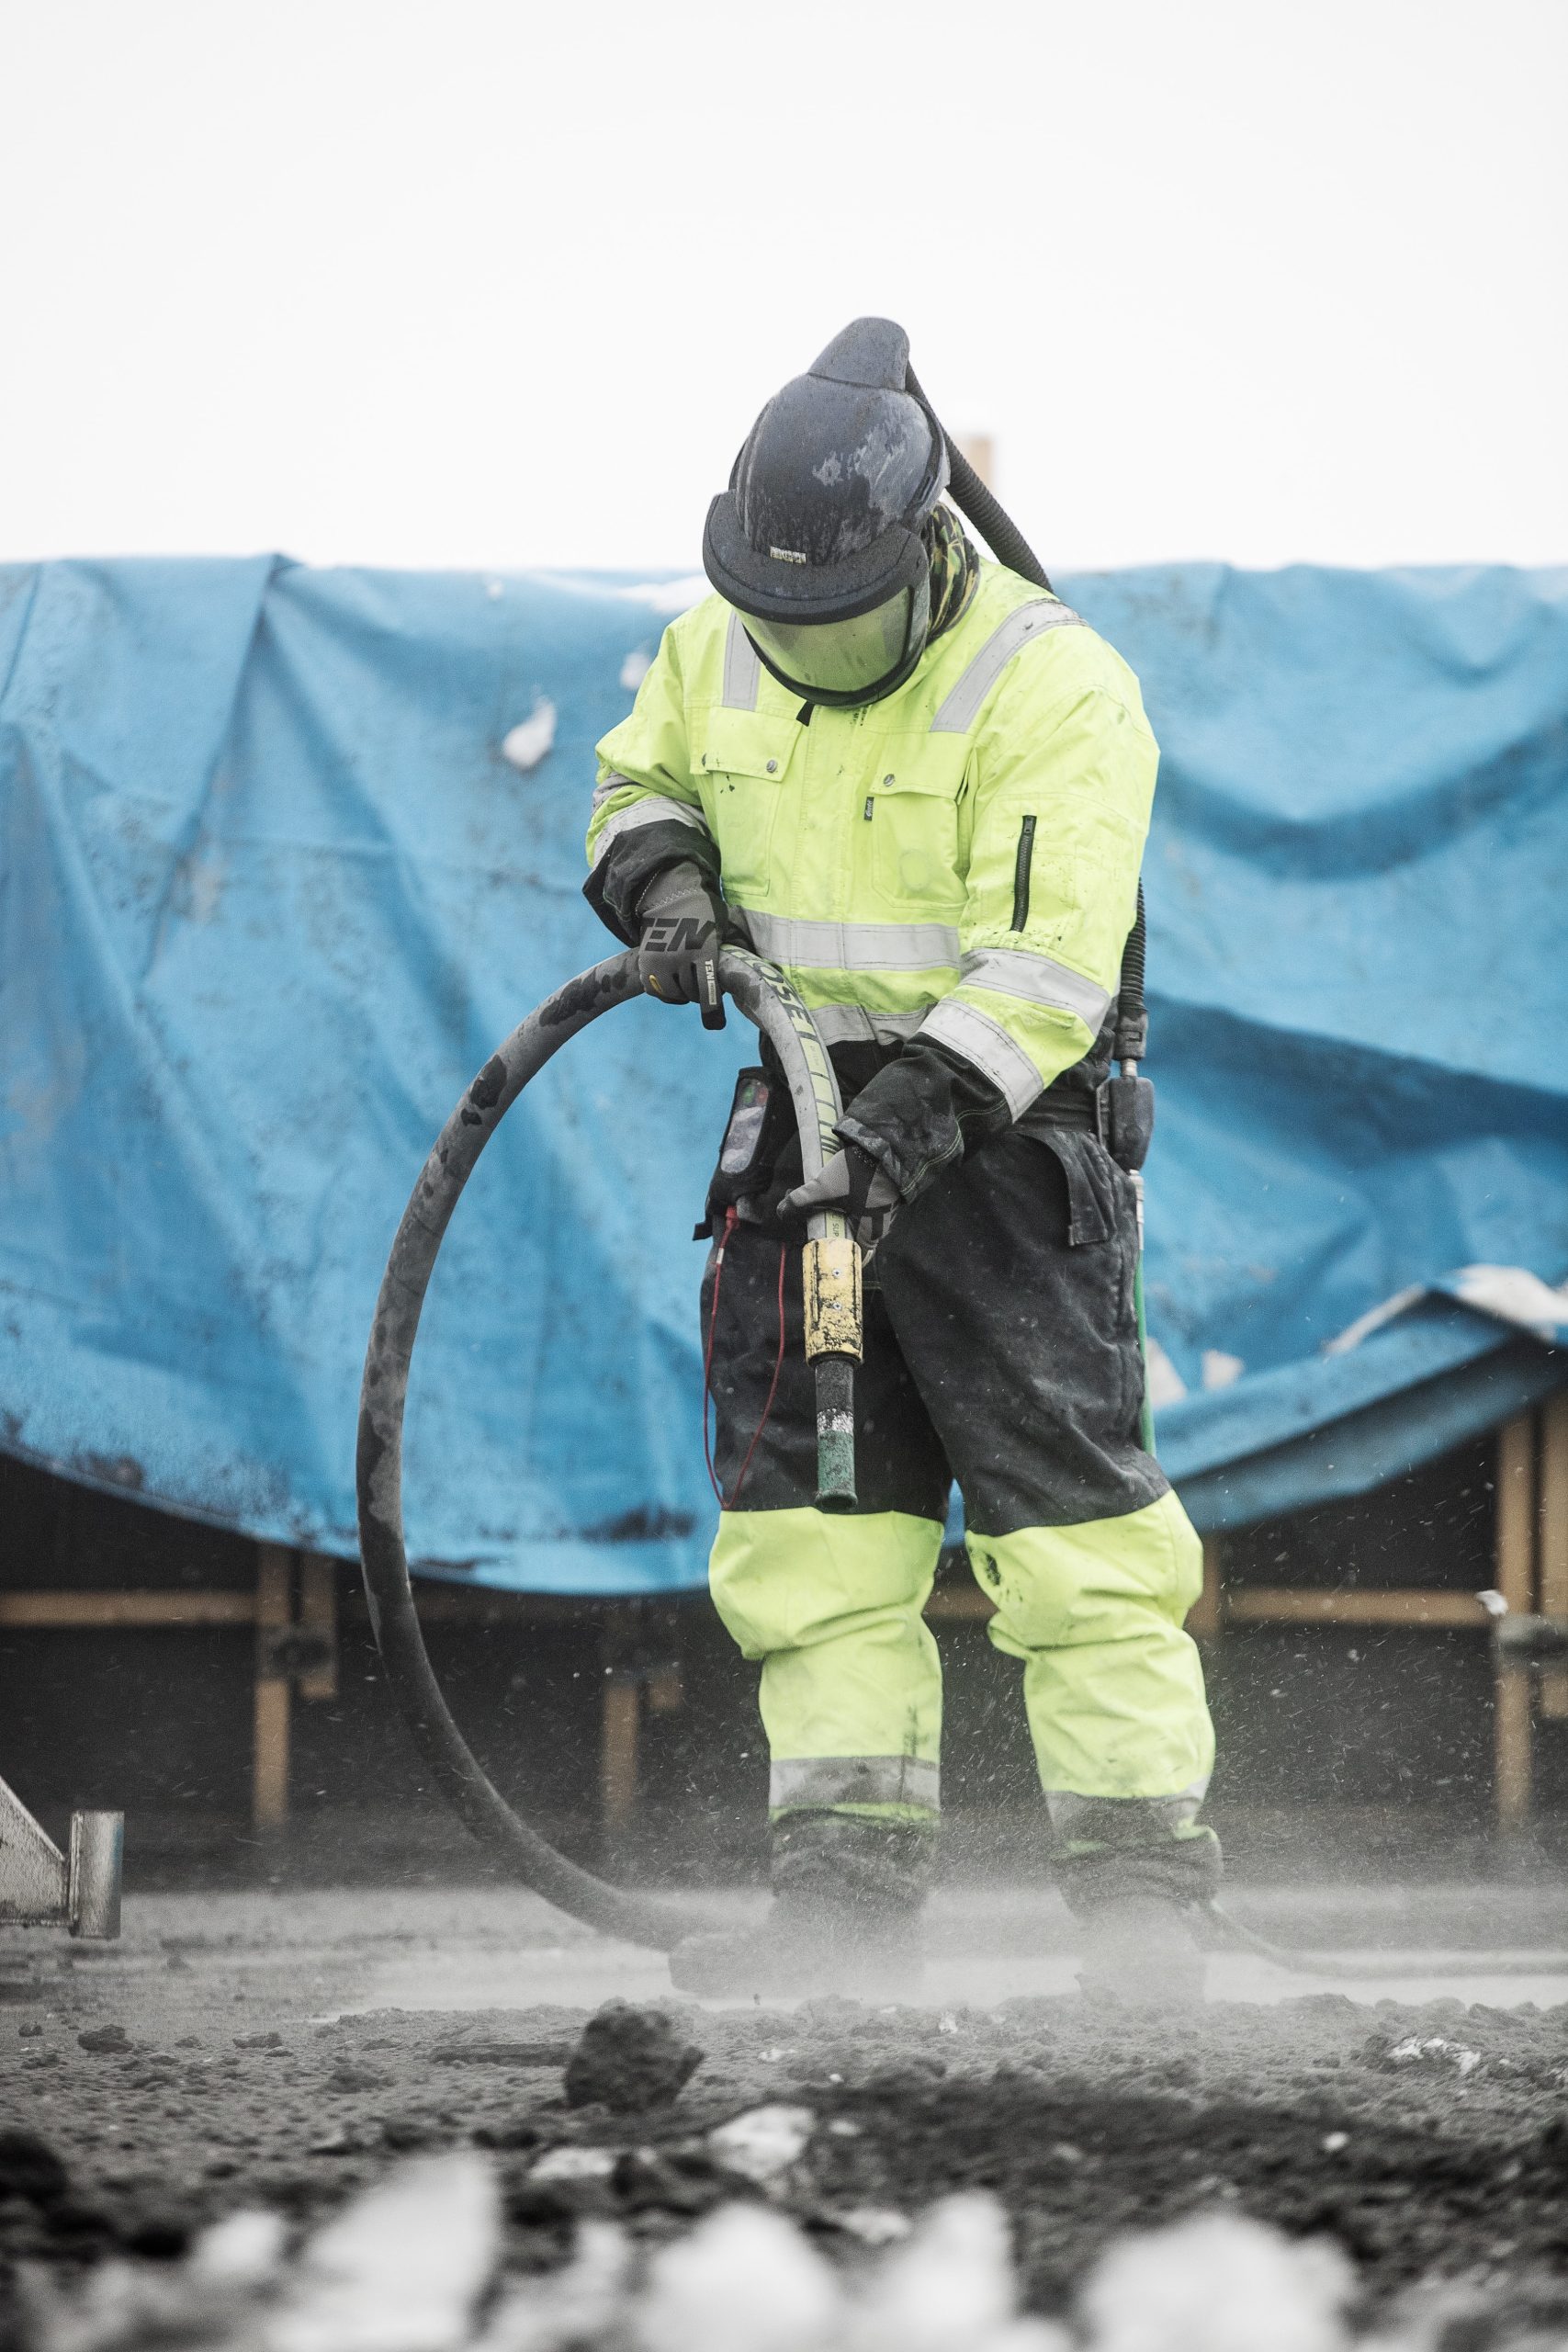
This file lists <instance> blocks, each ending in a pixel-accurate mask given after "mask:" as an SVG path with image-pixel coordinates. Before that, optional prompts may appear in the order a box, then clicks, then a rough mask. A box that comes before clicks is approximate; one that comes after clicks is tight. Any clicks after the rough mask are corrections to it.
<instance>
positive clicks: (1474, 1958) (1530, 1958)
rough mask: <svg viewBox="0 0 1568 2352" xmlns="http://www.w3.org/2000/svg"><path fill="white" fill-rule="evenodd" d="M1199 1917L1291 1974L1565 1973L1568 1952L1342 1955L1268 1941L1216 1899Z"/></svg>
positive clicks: (1216, 1937)
mask: <svg viewBox="0 0 1568 2352" xmlns="http://www.w3.org/2000/svg"><path fill="white" fill-rule="evenodd" d="M1201 1917H1202V1918H1204V1919H1205V1920H1206V1921H1207V1923H1208V1925H1209V1926H1210V1928H1212V1929H1213V1931H1214V1933H1213V1941H1214V1942H1215V1943H1216V1944H1230V1945H1233V1946H1234V1947H1235V1950H1236V1951H1250V1952H1255V1953H1256V1954H1257V1956H1258V1959H1259V1960H1269V1961H1272V1962H1273V1963H1274V1965H1275V1967H1276V1968H1288V1969H1289V1970H1290V1971H1291V1973H1292V1975H1296V1976H1345V1977H1355V1976H1561V1975H1563V1974H1568V1952H1560V1951H1542V1952H1499V1951H1445V1952H1433V1953H1430V1954H1429V1955H1427V1960H1426V1964H1425V1965H1422V1964H1421V1963H1420V1962H1416V1964H1415V1965H1412V1963H1411V1961H1410V1958H1409V1957H1408V1955H1406V1956H1405V1957H1404V1958H1402V1959H1399V1960H1388V1959H1378V1958H1375V1957H1371V1956H1369V1957H1368V1958H1366V1959H1364V1960H1347V1959H1346V1958H1345V1957H1344V1956H1343V1954H1341V1953H1338V1952H1310V1951H1286V1950H1285V1947H1284V1946H1283V1944H1271V1943H1270V1942H1269V1939H1268V1938H1267V1936H1259V1935H1255V1934H1254V1932H1253V1930H1252V1929H1251V1928H1244V1927H1243V1926H1242V1924H1241V1921H1240V1920H1239V1919H1233V1918H1232V1917H1231V1915H1230V1913H1229V1912H1228V1911H1222V1910H1221V1908H1220V1906H1219V1905H1218V1904H1217V1903H1206V1904H1204V1905H1203V1906H1202V1911H1201Z"/></svg>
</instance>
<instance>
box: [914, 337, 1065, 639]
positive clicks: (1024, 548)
mask: <svg viewBox="0 0 1568 2352" xmlns="http://www.w3.org/2000/svg"><path fill="white" fill-rule="evenodd" d="M904 388H905V390H907V391H908V392H909V393H911V394H912V395H913V397H914V398H915V399H916V400H918V401H919V403H920V406H921V407H922V408H923V409H924V410H925V412H926V414H927V415H928V416H929V417H930V418H931V423H932V424H934V425H935V426H936V429H937V431H938V432H939V433H940V434H941V435H942V439H943V441H944V442H945V443H946V444H947V486H948V488H949V490H951V491H952V492H953V498H954V500H955V501H956V502H957V503H958V504H959V505H960V506H961V507H962V508H963V509H964V513H965V515H968V517H969V520H970V521H971V522H972V523H973V524H974V526H975V528H976V530H977V531H978V532H979V534H980V537H982V538H983V539H984V540H985V542H986V545H987V547H988V548H990V550H991V553H992V554H993V555H994V556H995V557H996V559H997V561H998V563H1005V564H1006V566H1007V568H1008V570H1009V571H1016V572H1017V573H1018V574H1019V576H1020V578H1021V579H1023V580H1029V581H1032V582H1033V584H1034V585H1035V587H1036V588H1043V589H1044V591H1045V594H1047V595H1048V596H1054V595H1055V593H1056V592H1055V589H1054V588H1053V587H1052V585H1051V582H1050V581H1049V580H1048V579H1047V578H1046V576H1045V567H1044V565H1043V563H1042V562H1041V560H1040V558H1039V557H1038V556H1037V555H1036V554H1035V552H1034V549H1033V548H1032V547H1031V546H1030V544H1029V541H1028V540H1027V539H1026V538H1025V537H1024V536H1023V533H1022V532H1021V530H1020V529H1019V527H1018V525H1017V524H1016V523H1015V522H1014V521H1013V519H1012V516H1011V515H1010V514H1009V513H1008V511H1007V508H1006V507H1005V506H1004V505H1003V504H1002V503H1001V501H1000V499H999V498H998V497H997V496H996V495H995V493H994V492H991V491H989V490H987V487H986V485H985V483H984V482H983V481H981V480H980V477H979V475H978V474H977V473H976V471H975V469H974V467H973V466H972V465H971V464H970V462H969V460H968V458H966V457H965V456H964V452H963V450H962V449H961V448H960V447H959V446H958V444H957V442H956V441H955V440H954V439H953V435H952V434H951V433H950V432H949V431H948V429H947V427H946V425H945V424H943V423H942V419H941V418H940V417H939V416H938V414H937V413H936V411H935V409H934V408H932V406H931V402H930V401H929V400H927V398H926V396H925V394H924V392H923V391H922V390H920V379H919V377H918V376H917V375H916V373H915V371H914V369H913V368H908V367H907V368H905V370H904Z"/></svg>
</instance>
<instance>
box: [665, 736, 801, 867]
mask: <svg viewBox="0 0 1568 2352" xmlns="http://www.w3.org/2000/svg"><path fill="white" fill-rule="evenodd" d="M799 738H800V729H799V727H798V726H796V725H795V721H794V720H793V719H792V720H788V721H785V722H784V724H783V725H780V724H778V723H777V722H776V721H775V722H773V723H770V722H769V721H768V720H766V719H758V718H753V717H752V716H751V715H750V713H747V714H745V715H744V716H742V715H741V714H739V713H734V714H732V713H730V712H728V711H723V710H717V711H713V712H711V713H710V714H708V719H707V724H706V726H705V729H703V731H702V733H701V734H700V736H699V735H697V734H696V732H695V730H694V740H693V742H692V747H691V761H692V780H693V782H694V784H695V785H696V787H697V789H698V791H699V792H700V793H701V795H702V801H703V813H704V814H705V817H706V819H707V822H708V831H709V832H711V833H712V835H713V837H714V839H715V841H716V842H717V843H718V854H719V862H720V866H721V870H722V875H723V881H724V889H725V895H726V897H727V898H731V899H733V898H735V897H736V896H737V894H738V893H740V892H747V893H750V894H751V895H753V896H755V895H756V894H757V893H758V892H760V891H765V890H766V889H767V888H768V884H769V879H770V876H771V872H772V867H773V835H774V833H775V831H777V827H778V813H779V807H780V803H781V800H782V798H783V786H784V781H785V778H786V777H787V775H788V774H789V770H790V766H791V763H792V762H793V760H794V757H795V746H796V744H797V742H798V741H799Z"/></svg>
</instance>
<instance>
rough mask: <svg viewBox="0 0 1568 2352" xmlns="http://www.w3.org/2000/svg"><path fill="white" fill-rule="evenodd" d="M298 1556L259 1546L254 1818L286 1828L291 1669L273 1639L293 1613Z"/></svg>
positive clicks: (268, 1827) (257, 1822)
mask: <svg viewBox="0 0 1568 2352" xmlns="http://www.w3.org/2000/svg"><path fill="white" fill-rule="evenodd" d="M293 1571H294V1555H293V1554H292V1553H291V1552H288V1551H286V1550H285V1549H284V1547H283V1545H282V1544H257V1545H256V1712H255V1746H254V1751H253V1755H252V1762H251V1819H252V1821H253V1822H254V1825H255V1826H256V1828H257V1829H260V1830H263V1831H267V1830H275V1829H281V1828H282V1827H283V1826H284V1825H285V1824H286V1822H287V1821H288V1699H289V1690H288V1670H287V1668H284V1669H283V1670H281V1671H279V1669H278V1664H277V1661H276V1659H275V1657H274V1656H273V1642H274V1640H275V1639H276V1636H277V1635H278V1634H285V1633H287V1632H288V1625H289V1621H290V1618H291V1616H292V1614H293V1598H294V1596H293V1583H294V1573H293Z"/></svg>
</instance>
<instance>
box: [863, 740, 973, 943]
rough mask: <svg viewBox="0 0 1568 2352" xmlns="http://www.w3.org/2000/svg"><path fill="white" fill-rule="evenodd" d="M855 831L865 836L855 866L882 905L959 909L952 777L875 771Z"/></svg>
mask: <svg viewBox="0 0 1568 2352" xmlns="http://www.w3.org/2000/svg"><path fill="white" fill-rule="evenodd" d="M856 831H857V832H858V833H859V834H860V835H861V836H862V841H863V847H862V854H861V856H860V858H859V859H858V860H857V861H856V863H857V866H858V869H859V871H860V872H861V873H862V874H863V876H864V877H865V880H866V883H867V886H868V887H869V888H870V889H871V891H872V893H873V894H874V897H875V898H876V899H878V900H879V901H880V903H881V904H882V905H883V906H885V907H888V908H896V909H897V910H900V911H903V910H906V909H908V908H909V907H913V906H919V907H921V908H928V909H930V910H931V911H932V912H936V913H941V914H944V915H956V914H958V913H959V912H960V911H961V910H962V909H963V905H964V876H963V875H962V873H961V872H960V870H959V838H958V802H957V790H956V783H955V782H954V783H949V782H948V781H947V780H946V779H942V778H935V777H931V778H925V777H916V776H908V777H906V776H903V775H898V774H897V771H895V772H894V773H893V774H892V775H886V776H883V777H879V778H878V779H877V780H876V782H875V783H874V785H873V786H872V787H871V789H870V790H869V791H868V792H867V793H866V795H865V797H864V803H863V808H862V809H861V812H860V819H859V822H858V824H857V827H856Z"/></svg>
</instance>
